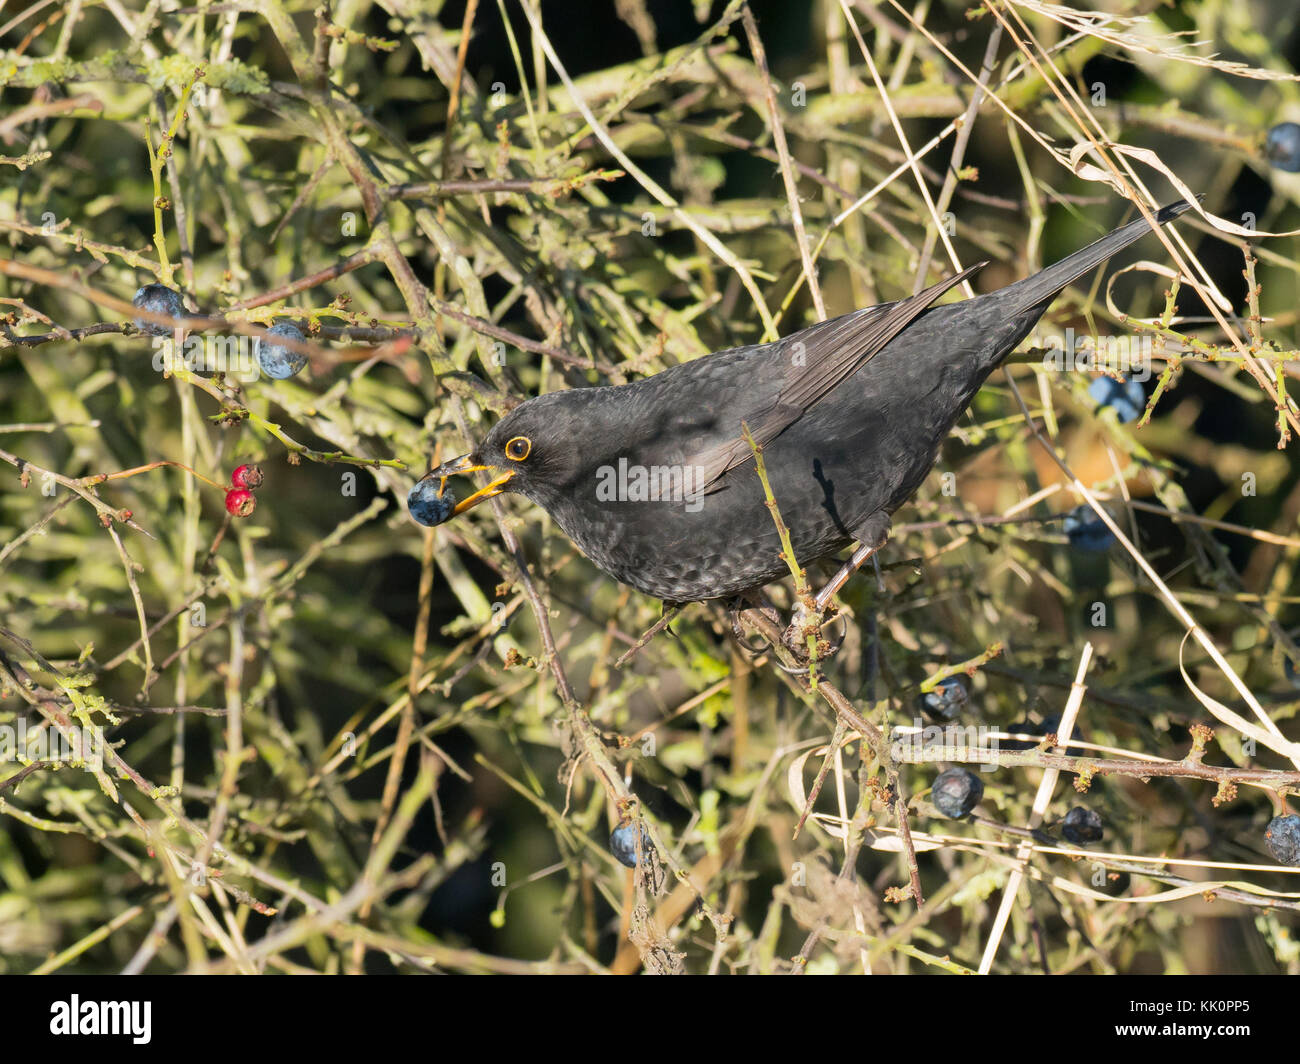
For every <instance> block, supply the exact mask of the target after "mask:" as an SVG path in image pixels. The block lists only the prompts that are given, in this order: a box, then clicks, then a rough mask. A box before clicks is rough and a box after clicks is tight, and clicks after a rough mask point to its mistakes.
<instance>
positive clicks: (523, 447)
mask: <svg viewBox="0 0 1300 1064" xmlns="http://www.w3.org/2000/svg"><path fill="white" fill-rule="evenodd" d="M532 449H533V441H532V440H530V439H529V438H528V437H527V436H515V437H514V438H512V439H511V440H510V442H509V443H507V444H506V457H507V458H509V459H510V461H512V462H522V461H523V460H524V459H525V458H527V457H528V455H529V453H530V452H531V451H532Z"/></svg>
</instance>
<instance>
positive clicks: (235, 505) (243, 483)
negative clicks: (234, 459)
mask: <svg viewBox="0 0 1300 1064" xmlns="http://www.w3.org/2000/svg"><path fill="white" fill-rule="evenodd" d="M263 479H265V478H264V477H263V476H262V470H261V467H260V466H255V465H241V466H239V467H238V468H237V469H236V470H235V471H234V472H233V473H231V474H230V483H231V484H233V485H234V487H233V488H231V489H230V490H229V491H228V492H226V512H227V513H230V514H233V515H234V516H235V517H247V516H248V515H249V514H251V513H252V512H253V508H254V507H255V506H257V500H256V499H255V498H253V492H255V491H256V490H257V489H258V488H259V487H260V486H261V484H262V481H263Z"/></svg>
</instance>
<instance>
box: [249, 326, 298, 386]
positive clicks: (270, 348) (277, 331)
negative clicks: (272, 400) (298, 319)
mask: <svg viewBox="0 0 1300 1064" xmlns="http://www.w3.org/2000/svg"><path fill="white" fill-rule="evenodd" d="M266 335H267V336H283V337H285V338H286V339H289V340H305V339H306V337H305V336H303V334H302V330H301V329H299V328H298V326H296V325H291V324H290V323H289V322H281V323H280V324H278V325H272V326H271V328H269V329H268V330H267V331H266ZM257 361H258V364H259V365H260V366H261V367H262V372H263V373H265V374H266V375H267V376H268V377H274V378H275V379H276V380H278V381H282V380H286V379H287V378H289V377H292V376H294V375H295V374H297V373H301V372H302V368H303V366H305V365H307V356H306V355H304V354H302V353H300V352H298V351H294V350H293V349H292V348H288V347H284V346H282V345H281V344H277V343H268V342H267V341H266V339H265V338H263V337H259V338H258V341H257Z"/></svg>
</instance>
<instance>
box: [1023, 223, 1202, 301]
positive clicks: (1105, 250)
mask: <svg viewBox="0 0 1300 1064" xmlns="http://www.w3.org/2000/svg"><path fill="white" fill-rule="evenodd" d="M1191 206H1192V205H1191V204H1190V203H1189V202H1187V200H1179V201H1178V202H1177V203H1171V204H1169V205H1168V206H1167V207H1161V208H1160V210H1158V211H1156V215H1155V218H1156V224H1157V225H1164V224H1165V223H1166V222H1168V221H1172V220H1173V219H1174V218H1177V217H1178V216H1179V215H1180V214H1182V213H1183V212H1184V211H1186V210H1189V209H1190V208H1191ZM1149 232H1151V226H1150V225H1148V224H1147V220H1146V219H1145V218H1139V219H1138V220H1137V221H1135V222H1129V224H1128V225H1123V226H1120V228H1118V229H1116V230H1115V231H1114V232H1113V233H1107V234H1106V235H1105V236H1104V237H1102V238H1101V239H1100V240H1094V241H1093V242H1092V243H1091V244H1089V245H1088V246H1087V247H1086V248H1080V249H1079V250H1078V251H1076V252H1075V253H1074V254H1073V255H1067V256H1066V257H1065V258H1063V259H1062V260H1061V261H1060V262H1057V263H1053V264H1052V265H1051V266H1048V267H1047V269H1045V270H1040V271H1039V272H1038V273H1036V274H1034V275H1033V276H1032V277H1026V278H1025V279H1024V280H1023V281H1017V282H1016V283H1015V284H1012V285H1008V286H1007V287H1006V288H1004V289H1003V290H1002V292H1001V293H1000V294H1001V295H1004V296H1005V297H1007V299H1008V301H1009V302H1010V306H1009V307H1008V311H1007V312H1008V313H1009V314H1013V315H1014V314H1019V313H1020V312H1022V311H1027V310H1029V309H1030V308H1032V307H1036V306H1038V305H1039V304H1042V303H1047V302H1049V301H1051V300H1052V299H1054V298H1056V295H1057V293H1059V292H1060V291H1061V290H1062V289H1064V288H1065V286H1066V285H1068V284H1069V283H1070V282H1071V281H1073V280H1075V279H1076V278H1078V277H1082V276H1083V275H1084V274H1085V273H1087V272H1088V271H1089V270H1091V269H1093V268H1094V267H1096V266H1099V265H1101V263H1103V262H1105V261H1106V260H1107V259H1108V258H1110V257H1111V256H1112V255H1114V254H1115V252H1117V251H1120V250H1121V249H1123V248H1126V247H1128V246H1129V245H1130V244H1131V243H1133V242H1134V241H1135V240H1139V239H1140V238H1142V237H1143V236H1145V235H1146V234H1147V233H1149Z"/></svg>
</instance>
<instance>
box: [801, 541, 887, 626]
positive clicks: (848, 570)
mask: <svg viewBox="0 0 1300 1064" xmlns="http://www.w3.org/2000/svg"><path fill="white" fill-rule="evenodd" d="M884 545H885V541H884V540H883V539H882V540H880V541H879V542H877V543H874V544H871V545H868V544H866V543H861V544H859V545H858V549H857V550H855V551H854V552H853V557H851V558H850V559H849V560H848V561H847V562H845V563H844V564H843V565H841V566H840V571H839V572H838V573H836V574H835V575H834V576H832V577H831V578H830V580H828V581H827V582H826V586H825V587H823V588H822V589H821V590H820V591H818V592H817V598H816V600H815V601H816V603H817V609H819V610H824V609H825V608H826V604H827V603H829V602H830V600H831V599H832V598H833V597H834V596H835V595H836V594H838V593H839V590H840V588H842V587H843V586H844V585H845V584H847V583H848V582H849V577H851V576H852V575H853V574H854V573H856V572H857V571H858V570H859V569H861V568H862V566H863V565H865V564H866V561H867V559H868V558H871V559H872V560H873V561H874V562H875V566H876V586H877V587H878V588H879V589H880V590H881V591H884V581H883V580H882V579H881V576H880V559H879V558H877V557H876V555H877V554H878V553H879V551H880V548H881V547H883V546H884Z"/></svg>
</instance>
